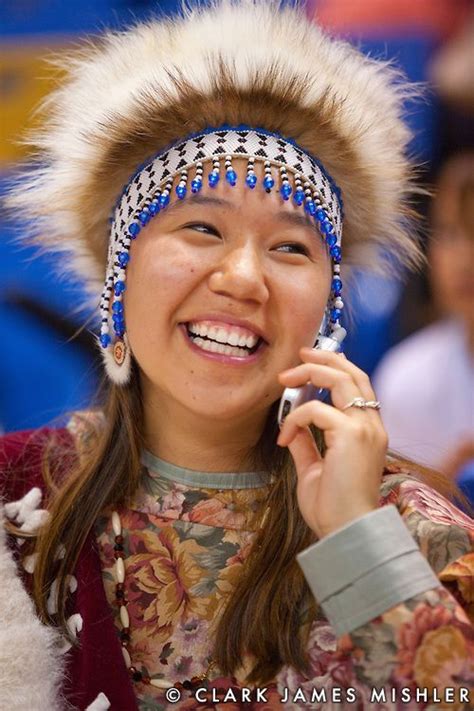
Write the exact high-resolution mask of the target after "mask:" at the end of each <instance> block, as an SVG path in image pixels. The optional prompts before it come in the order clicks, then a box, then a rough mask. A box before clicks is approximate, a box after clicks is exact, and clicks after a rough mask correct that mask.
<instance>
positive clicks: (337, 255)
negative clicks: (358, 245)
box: [329, 244, 341, 264]
mask: <svg viewBox="0 0 474 711" xmlns="http://www.w3.org/2000/svg"><path fill="white" fill-rule="evenodd" d="M329 254H330V255H331V257H332V258H333V260H334V261H335V262H336V264H337V263H339V262H340V261H341V248H340V247H339V245H337V244H335V245H334V247H331V249H330V250H329Z"/></svg>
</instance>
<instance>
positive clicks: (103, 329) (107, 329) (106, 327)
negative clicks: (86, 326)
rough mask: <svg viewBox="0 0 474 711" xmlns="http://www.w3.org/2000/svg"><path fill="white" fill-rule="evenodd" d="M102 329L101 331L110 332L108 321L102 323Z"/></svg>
mask: <svg viewBox="0 0 474 711" xmlns="http://www.w3.org/2000/svg"><path fill="white" fill-rule="evenodd" d="M100 330H101V333H108V332H109V331H110V329H109V326H108V324H107V323H104V324H103V325H102V328H101V329H100Z"/></svg>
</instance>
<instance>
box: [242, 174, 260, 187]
mask: <svg viewBox="0 0 474 711" xmlns="http://www.w3.org/2000/svg"><path fill="white" fill-rule="evenodd" d="M245 182H246V183H247V185H248V186H249V188H251V189H252V190H253V189H254V187H255V186H256V184H257V176H256V175H255V173H249V175H247V177H246V178H245Z"/></svg>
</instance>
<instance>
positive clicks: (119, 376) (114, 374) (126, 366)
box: [97, 333, 132, 385]
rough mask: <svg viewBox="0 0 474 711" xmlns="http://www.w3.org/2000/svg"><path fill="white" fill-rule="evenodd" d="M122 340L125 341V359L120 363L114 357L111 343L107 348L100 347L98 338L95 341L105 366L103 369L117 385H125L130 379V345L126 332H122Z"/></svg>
mask: <svg viewBox="0 0 474 711" xmlns="http://www.w3.org/2000/svg"><path fill="white" fill-rule="evenodd" d="M123 341H124V343H125V349H126V350H125V359H124V361H123V363H122V365H117V363H116V362H115V358H114V347H113V345H110V346H108V347H107V348H102V346H100V342H99V339H97V342H98V344H99V347H100V352H101V354H102V359H103V362H104V366H105V371H106V373H107V375H108V376H109V378H110V379H111V380H112V381H113V382H114V383H116V384H117V385H126V384H127V383H128V381H129V380H130V374H131V369H132V358H131V353H130V345H129V341H128V338H127V334H126V333H125V334H124V337H123Z"/></svg>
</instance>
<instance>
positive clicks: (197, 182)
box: [191, 163, 204, 193]
mask: <svg viewBox="0 0 474 711" xmlns="http://www.w3.org/2000/svg"><path fill="white" fill-rule="evenodd" d="M203 172H204V170H203V167H202V163H196V177H195V178H194V180H193V181H192V183H191V192H192V193H198V192H199V191H200V190H201V188H202V175H203Z"/></svg>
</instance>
